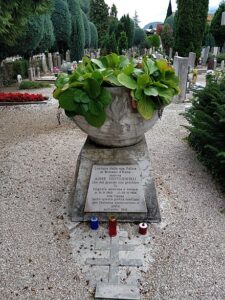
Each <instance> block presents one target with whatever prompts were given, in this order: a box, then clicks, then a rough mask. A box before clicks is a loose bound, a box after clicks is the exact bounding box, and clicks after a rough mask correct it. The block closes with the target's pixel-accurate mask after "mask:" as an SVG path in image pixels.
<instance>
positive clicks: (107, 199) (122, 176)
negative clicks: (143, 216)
mask: <svg viewBox="0 0 225 300" xmlns="http://www.w3.org/2000/svg"><path fill="white" fill-rule="evenodd" d="M84 211H85V212H120V213H121V212H124V213H125V212H133V213H135V212H137V213H138V212H147V207H146V203H145V197H144V190H143V186H142V183H141V171H140V168H139V166H138V165H93V167H92V172H91V179H90V183H89V187H88V193H87V199H86V204H85V208H84Z"/></svg>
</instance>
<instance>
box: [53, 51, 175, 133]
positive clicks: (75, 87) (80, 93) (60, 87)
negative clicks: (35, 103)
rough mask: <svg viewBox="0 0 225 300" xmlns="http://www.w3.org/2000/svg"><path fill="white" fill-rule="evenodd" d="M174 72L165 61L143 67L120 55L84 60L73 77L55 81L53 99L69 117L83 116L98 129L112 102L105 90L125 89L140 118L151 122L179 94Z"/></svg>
mask: <svg viewBox="0 0 225 300" xmlns="http://www.w3.org/2000/svg"><path fill="white" fill-rule="evenodd" d="M178 85H179V82H178V78H177V76H176V75H175V72H174V70H173V68H172V67H171V66H169V65H168V64H167V62H166V61H165V60H152V59H150V58H147V57H145V58H143V60H142V62H141V63H137V62H136V61H135V60H133V59H129V58H128V57H126V56H122V55H121V56H120V55H117V54H114V53H112V54H110V55H107V56H102V57H100V58H98V59H89V58H87V57H85V58H83V61H82V63H80V64H79V66H78V68H77V69H76V70H75V71H74V72H73V74H72V75H70V76H69V75H67V74H62V75H61V76H59V78H58V79H57V81H56V89H55V91H54V93H53V95H54V97H55V98H56V99H58V100H59V105H60V107H62V108H64V109H65V113H66V115H67V116H69V117H72V116H75V115H82V116H84V118H85V119H86V121H87V122H88V123H89V124H90V125H92V126H95V127H100V126H102V125H103V124H104V122H105V120H106V111H105V110H106V107H107V106H108V105H109V104H110V103H111V101H112V98H111V94H110V92H109V91H108V90H107V89H106V87H113V86H117V87H126V88H127V89H129V90H130V95H131V99H132V100H133V101H135V106H136V107H137V110H138V112H139V113H140V115H141V116H142V117H143V118H144V119H146V120H149V119H151V118H152V116H153V113H154V112H155V110H160V109H162V108H163V107H164V106H166V105H168V104H169V103H170V102H171V100H172V98H173V96H174V95H176V94H178V93H179V88H178Z"/></svg>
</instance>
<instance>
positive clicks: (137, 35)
mask: <svg viewBox="0 0 225 300" xmlns="http://www.w3.org/2000/svg"><path fill="white" fill-rule="evenodd" d="M145 38H146V33H145V31H144V30H143V29H141V28H135V30H134V45H135V46H139V45H141V44H142V43H144V41H145Z"/></svg>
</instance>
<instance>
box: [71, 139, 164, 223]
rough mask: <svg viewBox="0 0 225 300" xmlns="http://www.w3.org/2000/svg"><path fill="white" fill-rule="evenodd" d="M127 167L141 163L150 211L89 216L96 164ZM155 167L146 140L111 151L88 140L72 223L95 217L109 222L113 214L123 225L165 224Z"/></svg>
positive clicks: (79, 171)
mask: <svg viewBox="0 0 225 300" xmlns="http://www.w3.org/2000/svg"><path fill="white" fill-rule="evenodd" d="M96 164H99V165H104V164H105V165H110V164H111V165H112V164H114V165H124V164H137V165H138V166H139V168H140V170H141V179H142V186H143V189H144V196H145V201H146V206H147V212H144V213H134V212H132V213H131V212H126V213H124V212H121V213H120V212H117V213H112V212H111V213H107V212H101V213H96V212H95V213H85V212H84V207H85V203H86V197H87V192H88V187H89V182H90V177H91V171H92V166H93V165H96ZM152 173H153V172H152V167H151V162H150V158H149V153H148V148H147V144H146V141H145V139H143V140H142V141H141V142H139V143H138V144H136V145H133V146H128V147H121V148H107V147H106V146H99V145H96V144H94V143H92V142H91V141H89V140H88V139H87V140H86V142H85V144H84V146H83V148H82V149H81V152H80V154H79V157H78V160H77V166H76V174H75V194H74V196H73V203H72V211H71V217H72V221H74V222H80V221H89V220H90V218H91V216H93V215H95V216H97V217H98V218H99V220H100V221H108V219H109V217H110V216H111V215H112V214H113V215H114V216H115V217H116V218H117V220H118V221H120V222H148V223H151V222H154V223H158V222H160V221H161V217H160V212H159V207H158V201H157V196H156V190H155V185H154V180H153V174H152Z"/></svg>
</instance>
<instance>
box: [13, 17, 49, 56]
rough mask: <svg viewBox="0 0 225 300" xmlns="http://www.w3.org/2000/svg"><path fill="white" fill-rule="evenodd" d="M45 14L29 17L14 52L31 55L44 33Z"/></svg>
mask: <svg viewBox="0 0 225 300" xmlns="http://www.w3.org/2000/svg"><path fill="white" fill-rule="evenodd" d="M44 19H45V15H40V16H32V17H30V18H29V19H28V22H27V25H26V27H25V31H24V33H23V35H22V36H21V37H20V38H19V39H18V40H17V42H16V44H15V46H14V47H13V49H12V52H13V53H14V52H17V54H21V55H25V56H27V57H29V56H30V55H31V54H33V53H34V51H35V50H36V49H37V47H38V45H39V43H40V41H41V40H42V38H43V35H44V21H45V20H44Z"/></svg>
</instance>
